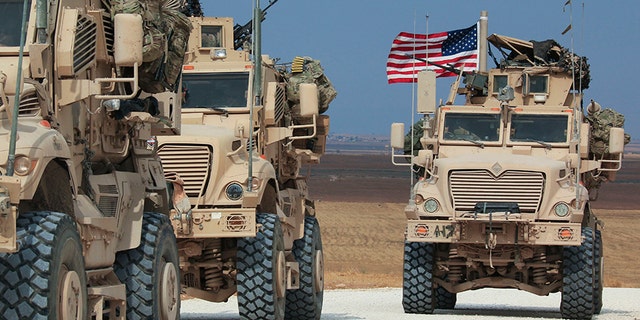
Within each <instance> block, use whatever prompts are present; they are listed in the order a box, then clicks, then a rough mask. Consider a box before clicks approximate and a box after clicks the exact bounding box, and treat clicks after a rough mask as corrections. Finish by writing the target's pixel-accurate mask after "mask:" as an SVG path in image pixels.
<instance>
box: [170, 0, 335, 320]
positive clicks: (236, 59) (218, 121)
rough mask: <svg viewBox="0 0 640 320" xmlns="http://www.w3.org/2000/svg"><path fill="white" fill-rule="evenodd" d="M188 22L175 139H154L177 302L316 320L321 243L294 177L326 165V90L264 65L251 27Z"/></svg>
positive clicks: (301, 73) (292, 71)
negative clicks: (171, 206)
mask: <svg viewBox="0 0 640 320" xmlns="http://www.w3.org/2000/svg"><path fill="white" fill-rule="evenodd" d="M257 10H260V9H257ZM265 10H266V9H265ZM260 12H261V14H262V12H263V10H260ZM259 19H260V18H258V19H256V18H255V17H254V19H253V22H254V24H255V22H256V21H258V23H259ZM190 20H191V22H192V24H193V28H194V31H193V32H192V34H191V37H190V38H189V45H188V47H189V49H188V52H187V55H186V60H185V64H184V66H183V74H182V99H183V100H182V118H181V136H164V137H159V155H160V158H161V160H162V165H163V167H164V170H165V172H166V174H167V176H168V178H169V179H170V180H171V181H173V185H174V193H173V194H174V203H175V214H174V215H172V217H171V222H172V224H173V227H174V230H175V235H176V237H177V241H178V250H179V256H180V271H181V272H180V274H181V279H180V282H181V284H182V287H183V289H184V292H185V293H186V294H188V295H190V296H193V297H197V298H200V299H204V300H208V301H213V302H225V301H227V300H228V299H229V297H231V296H232V295H234V294H236V293H237V297H238V309H239V312H240V316H241V317H242V318H243V319H245V318H246V319H283V318H288V319H319V318H320V313H321V309H322V297H323V289H324V284H323V282H324V279H323V277H324V268H323V251H322V240H321V235H320V227H319V224H318V221H317V219H316V218H315V206H314V202H313V201H312V200H310V199H309V194H308V189H307V182H306V178H307V177H306V176H305V173H306V172H305V171H301V169H302V168H303V166H305V165H313V164H315V163H318V161H319V159H320V157H321V155H322V154H323V153H324V149H325V142H326V136H327V132H328V129H329V118H328V116H325V115H322V114H321V113H322V112H324V111H325V110H326V109H327V108H328V104H329V102H330V101H331V100H332V99H333V97H334V96H335V94H336V93H335V91H334V89H333V86H332V85H331V83H330V82H329V80H328V79H327V78H326V76H325V75H324V73H323V71H322V68H321V67H320V64H319V62H318V61H317V60H314V59H311V58H308V57H298V58H296V59H294V61H293V62H292V63H291V64H290V65H288V64H287V65H278V64H276V63H275V61H274V60H272V59H271V58H269V57H268V56H266V55H261V54H260V52H259V46H258V47H257V48H256V46H257V45H258V44H259V35H255V34H254V36H253V38H254V41H253V45H251V44H248V40H249V37H250V36H251V34H252V32H251V31H250V29H246V26H247V25H248V24H246V25H244V26H241V25H235V26H234V23H233V20H232V19H231V18H223V17H192V18H190ZM234 34H235V37H234ZM252 47H253V49H250V48H252ZM236 49H237V50H236ZM250 50H251V51H250ZM174 173H175V174H174Z"/></svg>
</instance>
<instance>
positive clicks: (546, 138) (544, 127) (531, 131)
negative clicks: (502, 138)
mask: <svg viewBox="0 0 640 320" xmlns="http://www.w3.org/2000/svg"><path fill="white" fill-rule="evenodd" d="M568 130H569V116H568V115H564V114H558V115H556V114H517V113H515V114H512V115H511V134H510V136H509V140H510V141H513V142H567V132H568Z"/></svg>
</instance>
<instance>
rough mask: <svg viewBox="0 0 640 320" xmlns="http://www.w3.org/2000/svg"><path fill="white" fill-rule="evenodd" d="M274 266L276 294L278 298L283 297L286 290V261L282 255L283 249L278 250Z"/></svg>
mask: <svg viewBox="0 0 640 320" xmlns="http://www.w3.org/2000/svg"><path fill="white" fill-rule="evenodd" d="M276 268H277V269H276V272H275V279H274V280H275V287H276V294H277V297H278V298H284V295H285V292H286V291H287V284H286V279H287V274H286V272H287V262H286V259H285V257H284V251H278V256H277V257H276Z"/></svg>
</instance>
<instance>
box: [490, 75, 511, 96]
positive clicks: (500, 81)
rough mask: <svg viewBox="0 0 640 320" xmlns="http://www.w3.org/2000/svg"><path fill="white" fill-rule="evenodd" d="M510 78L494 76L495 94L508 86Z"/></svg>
mask: <svg viewBox="0 0 640 320" xmlns="http://www.w3.org/2000/svg"><path fill="white" fill-rule="evenodd" d="M508 79H509V78H508V77H507V76H506V75H503V76H498V75H495V76H493V93H499V92H500V89H502V88H504V87H506V86H507V84H508V82H507V80H508Z"/></svg>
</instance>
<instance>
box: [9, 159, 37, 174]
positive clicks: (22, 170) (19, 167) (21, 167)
mask: <svg viewBox="0 0 640 320" xmlns="http://www.w3.org/2000/svg"><path fill="white" fill-rule="evenodd" d="M34 167H35V161H33V163H32V161H31V159H29V157H26V156H17V157H16V158H15V160H14V161H13V171H14V172H15V174H17V175H19V176H26V175H28V174H29V173H30V172H31V169H33V168H34Z"/></svg>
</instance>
